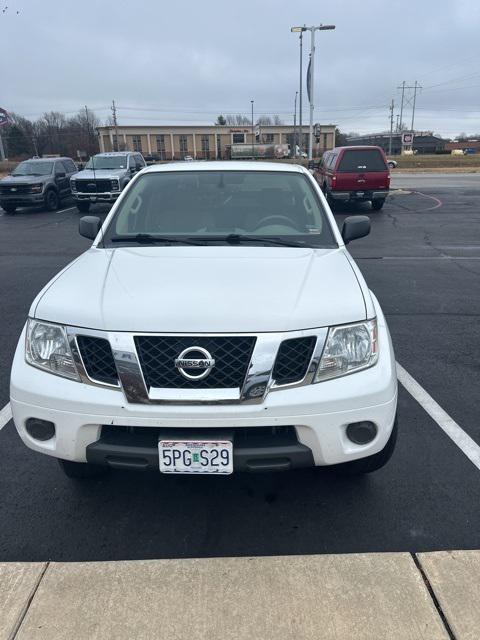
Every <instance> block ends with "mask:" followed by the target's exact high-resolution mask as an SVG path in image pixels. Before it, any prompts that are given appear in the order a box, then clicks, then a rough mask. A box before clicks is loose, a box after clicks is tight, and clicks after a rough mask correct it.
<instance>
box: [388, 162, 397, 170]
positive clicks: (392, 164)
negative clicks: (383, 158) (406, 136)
mask: <svg viewBox="0 0 480 640" xmlns="http://www.w3.org/2000/svg"><path fill="white" fill-rule="evenodd" d="M387 164H388V166H389V168H390V169H395V164H394V163H393V162H388V163H387Z"/></svg>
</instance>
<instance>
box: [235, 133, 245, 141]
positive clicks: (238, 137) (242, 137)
mask: <svg viewBox="0 0 480 640" xmlns="http://www.w3.org/2000/svg"><path fill="white" fill-rule="evenodd" d="M232 142H233V144H244V143H245V134H244V133H232Z"/></svg>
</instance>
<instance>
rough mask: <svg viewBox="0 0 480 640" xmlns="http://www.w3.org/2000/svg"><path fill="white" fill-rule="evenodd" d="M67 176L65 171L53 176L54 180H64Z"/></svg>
mask: <svg viewBox="0 0 480 640" xmlns="http://www.w3.org/2000/svg"><path fill="white" fill-rule="evenodd" d="M66 175H67V174H66V173H65V171H60V172H59V173H57V174H55V177H56V178H65V176H66Z"/></svg>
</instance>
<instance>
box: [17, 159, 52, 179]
mask: <svg viewBox="0 0 480 640" xmlns="http://www.w3.org/2000/svg"><path fill="white" fill-rule="evenodd" d="M52 169H53V162H37V161H34V162H32V161H28V160H26V161H25V162H21V163H20V164H19V165H18V167H16V168H15V169H14V170H13V171H12V176H49V175H50V174H51V173H52Z"/></svg>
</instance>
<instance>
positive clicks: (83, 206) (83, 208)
mask: <svg viewBox="0 0 480 640" xmlns="http://www.w3.org/2000/svg"><path fill="white" fill-rule="evenodd" d="M77 209H78V210H79V211H80V213H88V212H89V211H90V202H77Z"/></svg>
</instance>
